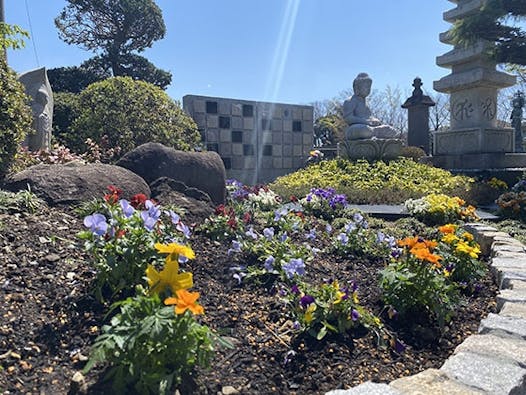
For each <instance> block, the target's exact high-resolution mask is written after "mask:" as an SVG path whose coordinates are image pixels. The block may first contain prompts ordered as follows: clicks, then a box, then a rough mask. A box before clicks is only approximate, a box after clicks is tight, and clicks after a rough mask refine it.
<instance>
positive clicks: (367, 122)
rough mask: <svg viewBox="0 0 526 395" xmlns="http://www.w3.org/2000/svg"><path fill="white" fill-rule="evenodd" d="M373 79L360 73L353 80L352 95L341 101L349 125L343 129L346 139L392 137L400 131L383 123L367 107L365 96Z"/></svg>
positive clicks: (397, 135) (369, 90)
mask: <svg viewBox="0 0 526 395" xmlns="http://www.w3.org/2000/svg"><path fill="white" fill-rule="evenodd" d="M372 83H373V81H372V80H371V78H370V77H369V75H368V74H367V73H360V74H358V76H357V77H356V78H355V80H354V82H353V90H354V95H352V96H351V97H350V98H349V99H347V100H345V101H344V102H343V118H344V119H345V121H346V122H347V124H348V125H349V127H347V129H345V139H346V140H360V139H371V138H377V139H392V138H397V137H399V136H400V132H399V131H398V130H396V129H395V128H393V127H392V126H389V125H383V124H382V123H381V122H380V120H378V119H377V118H375V117H373V116H372V113H371V110H370V109H369V107H367V103H366V97H367V96H369V94H370V93H371V85H372Z"/></svg>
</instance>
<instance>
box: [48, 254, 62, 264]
mask: <svg viewBox="0 0 526 395" xmlns="http://www.w3.org/2000/svg"><path fill="white" fill-rule="evenodd" d="M44 259H45V260H46V261H48V262H56V261H59V260H60V255H57V254H47V255H46V256H45V257H44Z"/></svg>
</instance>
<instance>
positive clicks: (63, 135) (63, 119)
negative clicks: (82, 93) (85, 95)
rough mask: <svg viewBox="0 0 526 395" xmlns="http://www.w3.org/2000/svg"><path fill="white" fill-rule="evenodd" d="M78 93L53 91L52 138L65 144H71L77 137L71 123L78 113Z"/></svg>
mask: <svg viewBox="0 0 526 395" xmlns="http://www.w3.org/2000/svg"><path fill="white" fill-rule="evenodd" d="M78 104H79V95H77V94H75V93H70V92H54V93H53V138H54V139H56V140H57V141H58V142H59V143H60V144H64V145H65V146H73V145H75V142H76V141H77V140H78V137H77V136H75V135H74V134H72V133H71V125H72V123H73V121H74V120H75V118H76V116H77V115H78Z"/></svg>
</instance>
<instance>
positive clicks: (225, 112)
mask: <svg viewBox="0 0 526 395" xmlns="http://www.w3.org/2000/svg"><path fill="white" fill-rule="evenodd" d="M183 107H184V109H185V111H186V112H187V113H188V114H189V115H190V116H191V117H192V118H193V119H194V121H195V122H196V124H197V127H198V128H199V130H200V131H201V135H202V136H203V140H204V144H205V146H206V147H207V149H208V150H210V151H216V152H218V153H219V155H220V156H221V158H222V159H223V162H224V163H225V168H226V171H227V177H228V178H235V179H238V180H240V181H241V182H243V183H245V184H252V185H253V184H256V183H267V182H270V181H272V180H274V179H275V178H276V177H279V176H282V175H285V174H288V173H291V172H294V171H296V170H298V169H299V168H301V167H302V166H303V165H304V163H305V161H306V160H307V157H308V155H309V151H310V150H311V148H312V143H313V108H312V107H311V106H300V105H292V104H282V103H267V102H255V101H248V100H237V99H227V98H219V97H207V96H195V95H187V96H185V97H184V98H183Z"/></svg>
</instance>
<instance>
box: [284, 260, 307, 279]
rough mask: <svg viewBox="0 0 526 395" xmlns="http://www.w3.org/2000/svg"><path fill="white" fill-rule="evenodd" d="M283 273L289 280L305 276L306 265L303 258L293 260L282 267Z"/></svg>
mask: <svg viewBox="0 0 526 395" xmlns="http://www.w3.org/2000/svg"><path fill="white" fill-rule="evenodd" d="M282 268H283V271H284V272H285V274H286V275H287V278H289V279H292V277H294V275H295V274H297V275H298V276H303V275H304V274H305V263H303V259H301V258H292V259H291V260H290V261H288V262H287V263H285V264H283V265H282Z"/></svg>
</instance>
